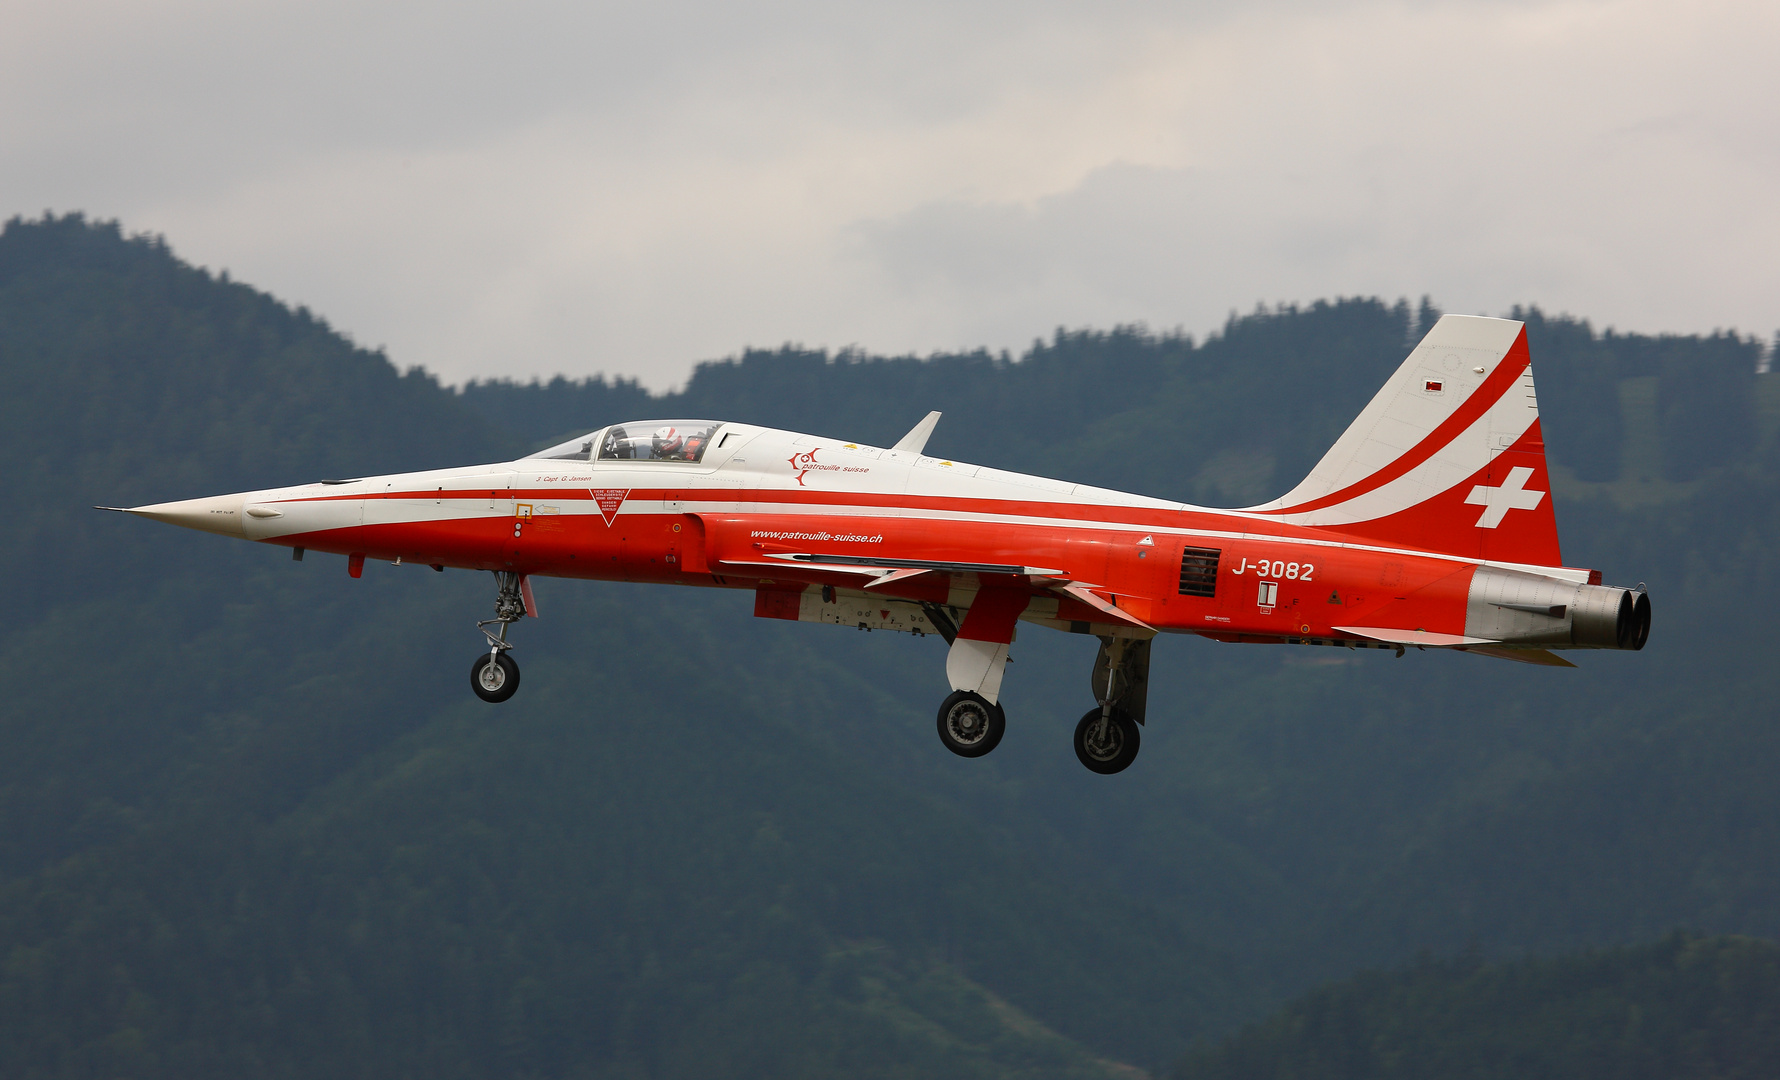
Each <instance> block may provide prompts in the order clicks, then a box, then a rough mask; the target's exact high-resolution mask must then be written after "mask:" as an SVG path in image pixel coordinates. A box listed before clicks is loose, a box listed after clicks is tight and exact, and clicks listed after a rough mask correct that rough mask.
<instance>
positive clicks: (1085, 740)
mask: <svg viewBox="0 0 1780 1080" xmlns="http://www.w3.org/2000/svg"><path fill="white" fill-rule="evenodd" d="M1109 720H1110V721H1111V722H1110V723H1108V724H1107V726H1106V732H1105V735H1104V736H1103V737H1102V738H1100V739H1095V735H1096V734H1097V731H1096V729H1097V728H1099V726H1100V708H1099V706H1096V707H1094V708H1092V709H1089V710H1088V715H1086V716H1084V717H1082V722H1081V723H1079V724H1077V725H1076V726H1075V756H1076V757H1078V758H1080V759H1081V762H1082V764H1083V765H1086V766H1087V767H1088V771H1089V772H1097V773H1099V774H1101V775H1102V776H1111V775H1112V774H1113V773H1116V772H1124V771H1125V769H1126V767H1127V766H1129V765H1130V764H1131V763H1132V762H1133V761H1136V760H1137V748H1138V745H1139V743H1140V742H1141V739H1140V737H1139V735H1138V727H1137V721H1135V720H1133V719H1131V717H1129V716H1127V715H1125V713H1124V711H1123V710H1120V709H1116V708H1115V709H1114V710H1113V711H1112V716H1111V717H1109Z"/></svg>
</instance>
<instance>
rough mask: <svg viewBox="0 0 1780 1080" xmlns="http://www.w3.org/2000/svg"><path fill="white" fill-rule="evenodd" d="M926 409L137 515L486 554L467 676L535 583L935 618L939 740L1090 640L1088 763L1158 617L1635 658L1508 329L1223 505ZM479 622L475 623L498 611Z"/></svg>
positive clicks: (843, 613)
mask: <svg viewBox="0 0 1780 1080" xmlns="http://www.w3.org/2000/svg"><path fill="white" fill-rule="evenodd" d="M939 416H940V414H939V413H937V412H935V413H930V414H928V416H927V418H926V419H924V420H922V421H921V422H920V423H919V424H917V425H916V426H915V428H914V430H912V431H910V432H909V433H908V434H907V435H906V436H904V437H903V438H902V440H901V441H900V442H898V443H897V444H896V445H895V446H892V447H890V448H888V449H882V448H879V447H875V446H865V445H862V444H858V443H851V442H845V441H843V440H838V439H828V438H819V437H816V436H813V435H801V434H797V433H795V432H789V431H777V430H772V429H769V428H761V427H754V426H751V425H748V424H736V423H723V422H715V421H704V420H650V421H646V422H643V423H624V424H615V425H613V426H611V427H607V428H604V429H601V430H599V431H594V432H591V433H589V434H587V435H584V436H582V437H581V438H577V439H571V440H570V441H568V442H566V443H563V444H562V445H560V446H554V447H551V448H550V449H548V450H542V451H539V452H538V453H536V454H533V455H532V456H530V457H527V458H521V459H520V460H518V461H514V462H508V463H506V464H499V465H477V466H472V467H468V468H458V469H444V470H439V471H436V472H416V473H400V474H395V475H390V476H372V477H366V478H363V479H357V480H325V481H322V482H320V483H315V484H306V485H303V486H300V487H286V488H271V489H268V490H265V491H250V492H246V493H243V494H236V495H222V496H217V497H215V498H208V499H192V500H187V501H184V502H170V503H160V504H157V505H153V506H138V507H133V508H129V509H128V510H127V512H128V513H132V514H138V515H141V516H143V517H148V518H153V519H155V520H158V521H165V522H170V523H172V524H175V525H183V526H187V527H189V528H195V529H202V530H205V531H207V532H215V533H222V534H225V535H228V536H236V537H241V538H244V539H247V540H255V541H258V542H261V543H268V544H281V545H284V546H286V547H290V548H293V549H294V551H293V553H292V554H293V557H294V558H298V559H300V558H302V557H303V552H304V550H305V549H313V550H317V551H329V552H334V553H337V554H341V555H345V556H347V560H348V561H347V568H348V572H349V573H350V574H351V575H352V576H353V577H358V576H359V574H360V572H361V570H362V569H363V567H364V562H365V559H366V558H372V559H378V560H387V561H390V562H394V563H398V564H399V563H420V564H423V565H430V566H431V567H432V568H433V569H435V570H442V569H443V568H445V567H447V566H454V567H461V568H466V569H476V570H488V571H492V572H493V573H494V575H495V578H496V580H497V583H498V588H499V591H498V594H497V598H496V601H495V617H494V618H493V619H489V620H486V621H484V622H482V623H479V624H478V628H480V629H481V630H482V632H483V634H484V635H485V636H486V637H487V638H488V650H487V651H486V652H485V653H482V654H480V655H479V656H478V657H477V658H476V662H475V665H474V667H473V668H472V669H471V685H472V687H473V688H474V690H475V692H476V693H477V694H478V695H480V696H481V697H482V698H483V699H484V700H486V701H504V700H506V699H507V698H508V697H511V696H512V694H513V692H514V690H516V689H517V688H518V686H519V668H518V666H517V665H516V664H515V663H514V662H513V658H512V656H511V655H510V652H509V650H510V649H511V648H512V643H511V642H509V641H508V640H507V632H508V628H509V627H510V626H511V624H512V623H514V622H515V621H517V620H518V619H520V618H521V617H523V616H525V615H535V614H537V607H536V605H535V604H534V603H533V600H532V589H531V579H532V578H533V577H539V576H548V577H571V578H600V579H611V580H625V581H645V582H656V583H674V584H682V585H706V586H715V587H719V588H730V589H750V590H753V592H754V614H755V615H757V616H761V617H764V618H770V619H794V620H801V621H804V622H824V623H834V624H837V625H841V626H858V627H863V628H866V629H876V630H902V631H907V632H911V633H915V634H938V635H940V636H942V637H943V638H944V639H945V640H946V641H947V642H948V643H949V645H950V651H949V652H948V653H947V656H946V678H947V679H948V680H949V681H950V683H951V687H952V694H951V696H950V697H947V698H946V699H945V702H944V704H942V705H941V706H940V710H939V721H938V723H939V735H940V739H941V741H942V742H944V743H945V745H946V747H947V748H948V749H950V750H952V751H953V752H954V753H957V754H961V755H963V756H965V757H976V756H980V755H982V754H986V753H988V752H989V751H990V750H993V749H994V748H995V745H996V743H997V742H999V741H1000V739H1001V736H1002V732H1003V730H1004V728H1005V723H1006V721H1005V716H1004V714H1003V711H1002V708H1001V706H1000V705H999V704H997V698H998V697H999V693H1000V690H1001V682H1002V672H1003V669H1004V667H1005V665H1006V663H1007V659H1008V646H1009V645H1011V644H1012V643H1013V640H1014V631H1015V627H1016V625H1017V624H1018V623H1019V622H1021V621H1022V620H1023V621H1025V622H1028V623H1034V624H1037V625H1039V626H1047V627H1051V628H1053V629H1057V630H1064V631H1069V632H1071V633H1078V634H1090V635H1093V636H1094V637H1096V638H1098V639H1099V642H1100V650H1099V655H1098V657H1097V658H1096V660H1095V664H1094V669H1093V677H1092V687H1093V693H1094V697H1095V700H1096V701H1097V702H1098V705H1097V706H1096V707H1095V708H1093V709H1091V710H1089V712H1088V713H1087V715H1085V716H1084V717H1082V720H1081V723H1080V724H1079V725H1077V727H1076V732H1075V749H1076V753H1077V755H1078V756H1079V757H1080V758H1081V760H1082V763H1083V764H1084V765H1086V766H1087V767H1088V768H1089V769H1092V770H1094V771H1095V772H1101V773H1114V772H1118V771H1119V770H1121V769H1123V768H1125V767H1126V766H1127V765H1129V764H1130V763H1131V761H1132V759H1133V758H1134V757H1135V756H1136V754H1137V748H1138V733H1139V727H1138V725H1140V724H1141V723H1143V719H1144V705H1145V698H1146V692H1147V685H1148V680H1149V660H1150V643H1151V640H1152V639H1153V638H1154V637H1155V636H1156V634H1157V633H1159V632H1172V633H1186V634H1199V635H1202V636H1205V637H1210V638H1215V639H1217V640H1219V641H1239V642H1268V643H1278V644H1294V645H1324V646H1342V647H1346V648H1384V649H1395V650H1397V652H1398V654H1399V655H1401V654H1402V652H1403V650H1404V649H1405V648H1407V647H1409V646H1415V647H1416V648H1442V649H1459V650H1465V651H1470V652H1475V653H1483V654H1485V655H1488V656H1495V657H1503V658H1507V659H1513V660H1522V661H1526V662H1529V663H1535V664H1555V665H1562V666H1570V665H1569V662H1568V661H1566V660H1563V659H1561V658H1559V657H1558V656H1556V655H1555V654H1554V653H1553V652H1552V650H1554V649H1578V648H1583V649H1591V648H1592V649H1639V648H1642V647H1643V645H1644V641H1645V638H1646V636H1647V635H1648V633H1649V629H1650V601H1649V599H1648V597H1647V596H1646V595H1645V592H1644V587H1643V586H1642V585H1639V586H1638V587H1637V588H1635V589H1622V588H1606V587H1602V586H1601V584H1600V573H1599V571H1593V570H1580V569H1574V568H1571V567H1566V566H1564V565H1563V559H1562V557H1561V556H1560V555H1559V554H1558V537H1557V523H1556V519H1555V518H1554V517H1553V514H1552V505H1551V503H1552V500H1551V484H1550V479H1549V476H1548V474H1547V472H1546V466H1545V449H1544V443H1543V442H1542V441H1541V437H1540V430H1539V410H1538V403H1537V401H1536V400H1535V399H1534V394H1533V375H1532V371H1531V369H1530V368H1529V366H1528V355H1527V339H1526V331H1525V328H1524V327H1523V325H1522V324H1521V323H1518V322H1511V321H1508V320H1503V319H1488V318H1476V317H1469V316H1461V315H1448V316H1445V317H1444V318H1442V319H1441V320H1440V321H1439V323H1438V324H1437V325H1436V326H1435V327H1434V328H1433V330H1432V331H1431V332H1430V333H1429V334H1428V335H1427V337H1426V338H1424V339H1423V340H1422V342H1421V344H1419V345H1418V346H1417V347H1416V348H1415V349H1414V351H1412V352H1411V353H1410V354H1409V358H1408V359H1407V360H1405V361H1404V362H1403V365H1402V366H1401V367H1400V368H1398V369H1397V372H1396V374H1395V375H1393V376H1392V377H1391V379H1390V381H1389V382H1387V383H1386V384H1385V386H1384V389H1382V390H1381V391H1379V393H1378V395H1377V396H1376V397H1375V398H1373V399H1372V402H1371V404H1369V405H1367V406H1366V408H1365V410H1364V411H1362V412H1361V413H1360V416H1359V418H1358V419H1357V420H1355V421H1354V423H1353V425H1352V426H1351V427H1349V428H1348V430H1347V432H1346V433H1345V434H1343V435H1342V436H1341V438H1340V439H1339V440H1338V441H1337V442H1336V443H1335V446H1334V448H1333V449H1331V450H1330V451H1329V452H1328V453H1327V454H1326V455H1325V456H1324V457H1323V459H1322V461H1320V462H1319V463H1318V464H1317V466H1316V468H1314V469H1312V470H1311V473H1310V475H1309V476H1308V477H1306V478H1305V480H1304V482H1303V483H1301V484H1299V485H1298V486H1297V487H1296V488H1294V489H1292V491H1291V492H1289V493H1288V494H1286V495H1285V496H1283V497H1281V498H1278V499H1275V500H1273V501H1272V502H1268V503H1263V504H1261V505H1259V506H1251V507H1248V508H1246V509H1241V510H1214V509H1208V508H1205V507H1199V506H1190V505H1185V504H1182V503H1176V502H1167V501H1164V500H1161V499H1151V498H1146V497H1144V496H1141V495H1127V494H1123V493H1121V492H1117V491H1108V490H1104V489H1101V488H1094V487H1088V486H1086V485H1083V484H1072V483H1069V482H1067V481H1060V480H1046V479H1042V478H1040V477H1036V476H1026V475H1023V474H1020V473H1012V472H1002V471H1000V470H998V469H990V468H983V467H980V466H976V465H967V464H965V463H963V462H960V461H950V460H947V459H944V458H937V457H932V456H929V455H927V454H925V453H923V448H924V446H925V444H926V442H927V437H928V436H929V435H930V434H931V433H932V431H933V428H934V425H935V423H936V422H938V420H939ZM490 626H493V627H495V629H493V630H490V629H488V627H490Z"/></svg>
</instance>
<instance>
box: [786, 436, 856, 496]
mask: <svg viewBox="0 0 1780 1080" xmlns="http://www.w3.org/2000/svg"><path fill="white" fill-rule="evenodd" d="M821 452H822V448H821V447H820V446H818V447H816V449H814V450H809V451H806V452H804V453H801V454H792V455H791V456H790V457H788V458H786V459H785V460H786V461H789V462H790V463H791V476H792V478H793V479H795V480H796V481H797V486H798V487H803V486H804V482H803V478H804V474H805V473H813V472H835V473H868V472H871V467H870V466H869V465H830V464H828V463H827V462H825V461H817V460H816V455H817V454H819V453H821Z"/></svg>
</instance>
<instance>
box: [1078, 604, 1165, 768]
mask: <svg viewBox="0 0 1780 1080" xmlns="http://www.w3.org/2000/svg"><path fill="white" fill-rule="evenodd" d="M1149 680H1150V641H1149V639H1148V638H1142V639H1139V638H1122V637H1110V636H1108V637H1102V638H1101V639H1100V655H1098V656H1097V657H1095V658H1094V676H1093V686H1094V700H1096V701H1098V702H1100V705H1099V706H1098V707H1097V708H1093V709H1089V710H1088V712H1087V715H1085V716H1083V717H1082V719H1081V722H1080V723H1078V724H1077V725H1076V726H1075V756H1076V757H1077V758H1079V759H1080V760H1081V763H1082V764H1083V765H1085V766H1087V767H1088V769H1089V771H1091V772H1097V773H1101V774H1104V775H1110V774H1112V773H1116V772H1123V771H1124V769H1125V768H1126V767H1127V766H1128V765H1130V764H1131V763H1132V762H1133V761H1135V760H1137V749H1138V746H1139V744H1140V742H1141V741H1142V740H1141V738H1140V735H1139V725H1141V724H1142V723H1143V713H1144V706H1145V704H1146V702H1147V701H1148V698H1149Z"/></svg>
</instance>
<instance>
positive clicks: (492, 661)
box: [470, 653, 519, 703]
mask: <svg viewBox="0 0 1780 1080" xmlns="http://www.w3.org/2000/svg"><path fill="white" fill-rule="evenodd" d="M470 689H472V690H474V691H475V692H476V696H477V697H479V698H481V699H482V700H483V701H487V702H491V703H498V702H502V701H505V700H507V699H508V698H510V697H512V696H513V694H514V692H515V691H517V690H518V689H519V665H518V664H516V663H514V662H513V658H512V657H511V656H508V655H507V654H506V653H484V654H482V655H481V656H478V657H477V658H476V662H475V663H473V664H471V665H470Z"/></svg>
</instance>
